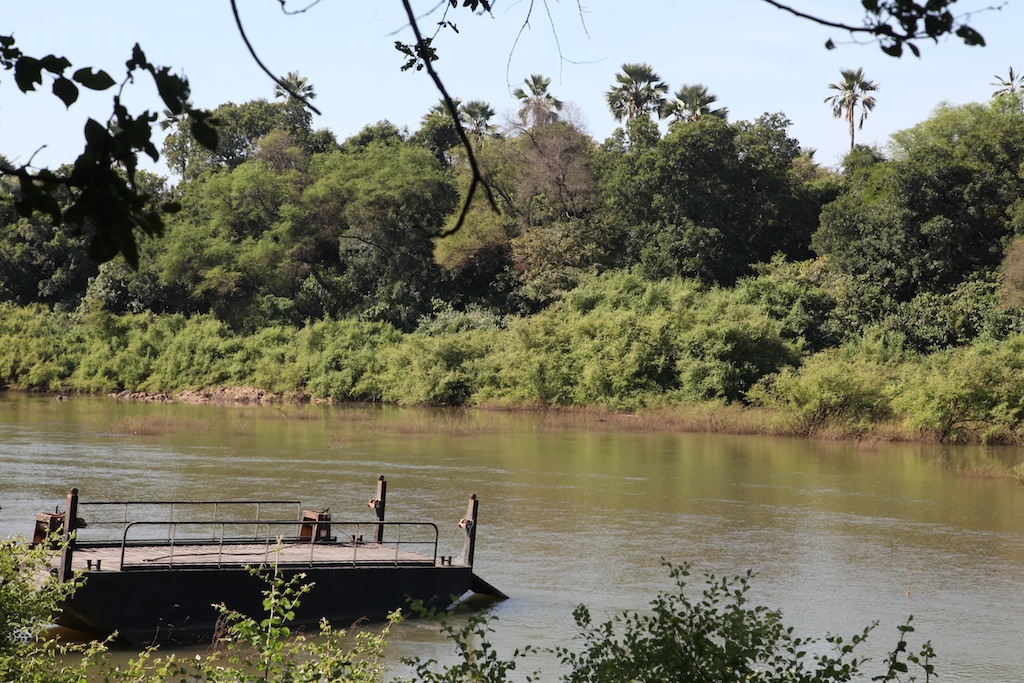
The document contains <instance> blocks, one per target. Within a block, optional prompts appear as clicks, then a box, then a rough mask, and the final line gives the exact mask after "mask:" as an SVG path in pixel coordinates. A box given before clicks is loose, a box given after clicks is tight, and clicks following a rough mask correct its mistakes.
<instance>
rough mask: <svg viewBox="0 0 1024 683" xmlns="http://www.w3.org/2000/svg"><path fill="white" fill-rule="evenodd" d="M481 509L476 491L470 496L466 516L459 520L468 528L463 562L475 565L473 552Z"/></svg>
mask: <svg viewBox="0 0 1024 683" xmlns="http://www.w3.org/2000/svg"><path fill="white" fill-rule="evenodd" d="M479 509H480V501H479V500H477V498H476V494H475V493H474V494H473V495H472V496H470V497H469V506H468V507H467V508H466V516H465V517H463V518H462V519H461V520H460V521H459V526H460V527H462V528H463V529H465V530H466V542H465V544H464V545H463V546H462V564H464V565H466V566H467V567H472V566H473V553H474V552H475V551H476V516H477V512H478V511H479Z"/></svg>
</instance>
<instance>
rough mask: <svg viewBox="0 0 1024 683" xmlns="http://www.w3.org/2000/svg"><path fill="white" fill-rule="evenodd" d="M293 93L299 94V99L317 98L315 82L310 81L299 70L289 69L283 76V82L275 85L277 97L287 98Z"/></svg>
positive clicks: (275, 95)
mask: <svg viewBox="0 0 1024 683" xmlns="http://www.w3.org/2000/svg"><path fill="white" fill-rule="evenodd" d="M282 83H283V84H284V85H285V86H286V87H287V90H286V89H285V88H284V87H282V86H281V84H282ZM293 94H294V95H298V96H299V99H305V100H315V99H316V92H315V91H314V88H313V84H312V83H310V82H309V79H308V78H306V77H305V76H302V75H300V74H299V72H298V71H289V72H288V75H287V76H282V77H281V83H278V84H276V85H275V86H274V97H275V98H278V99H287V98H289V97H291V96H292V95H293Z"/></svg>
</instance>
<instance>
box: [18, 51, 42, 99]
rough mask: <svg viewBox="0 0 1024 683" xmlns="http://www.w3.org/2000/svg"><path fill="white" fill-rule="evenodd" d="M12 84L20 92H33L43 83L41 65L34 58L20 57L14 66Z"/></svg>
mask: <svg viewBox="0 0 1024 683" xmlns="http://www.w3.org/2000/svg"><path fill="white" fill-rule="evenodd" d="M14 82H15V83H17V84H18V89H19V90H21V92H28V91H29V90H35V89H36V85H38V84H41V83H42V82H43V65H42V64H41V63H40V62H39V60H38V59H36V58H35V57H22V58H20V59H19V60H18V61H17V62H16V63H15V64H14Z"/></svg>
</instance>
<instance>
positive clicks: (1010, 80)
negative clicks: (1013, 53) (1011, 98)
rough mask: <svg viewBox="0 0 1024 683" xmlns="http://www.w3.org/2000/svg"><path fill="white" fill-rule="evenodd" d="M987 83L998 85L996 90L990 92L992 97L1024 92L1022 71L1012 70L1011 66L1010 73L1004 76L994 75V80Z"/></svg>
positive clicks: (1023, 74)
mask: <svg viewBox="0 0 1024 683" xmlns="http://www.w3.org/2000/svg"><path fill="white" fill-rule="evenodd" d="M989 85H995V86H998V90H996V91H995V92H994V93H992V96H993V97H999V96H1000V95H1016V94H1017V93H1020V92H1024V73H1020V72H1016V71H1014V70H1013V67H1012V66H1011V67H1010V73H1009V74H1008V75H1007V77H1006V78H1002V77H1000V76H996V80H995V82H994V83H989Z"/></svg>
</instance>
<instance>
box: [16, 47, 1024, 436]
mask: <svg viewBox="0 0 1024 683" xmlns="http://www.w3.org/2000/svg"><path fill="white" fill-rule="evenodd" d="M290 77H291V82H290V83H289V85H290V86H292V87H294V88H295V89H296V90H299V91H302V90H303V89H305V92H306V93H311V92H312V89H311V88H312V86H311V85H310V84H308V83H306V82H305V80H304V79H302V78H301V76H299V75H298V74H291V75H290ZM549 85H550V80H549V79H547V78H544V77H543V76H540V75H534V76H531V77H530V78H528V79H526V81H525V82H524V87H523V88H520V89H519V90H517V91H516V93H515V95H516V97H517V98H518V105H517V108H518V111H517V112H515V113H514V114H513V115H512V116H510V117H509V120H507V121H503V122H500V123H499V122H498V120H497V119H498V117H497V115H496V113H495V110H494V108H493V107H492V106H491V105H490V104H489V103H487V102H482V101H465V102H460V103H459V104H458V106H459V113H460V116H461V120H462V122H463V125H464V126H465V128H466V130H467V131H468V132H469V134H470V136H471V138H472V140H473V142H474V148H475V153H476V161H477V162H478V164H479V167H480V169H481V171H482V174H483V176H484V178H485V180H486V182H487V187H488V188H489V194H488V193H484V192H482V191H478V192H477V193H476V194H475V195H474V198H473V201H472V203H471V204H470V205H469V207H468V208H469V210H468V213H467V215H466V217H465V221H464V222H463V224H462V225H461V226H460V227H459V229H458V230H455V229H454V228H455V227H456V224H457V220H458V216H459V214H460V212H461V208H462V201H463V200H464V198H465V196H466V193H467V189H468V188H469V186H470V178H471V176H470V170H469V164H468V163H467V159H466V153H465V150H464V149H463V147H462V146H461V145H460V143H459V137H458V135H457V131H456V129H455V126H454V125H453V122H452V120H451V118H450V116H449V115H448V113H447V112H446V111H445V109H444V108H443V107H442V106H440V105H439V106H437V107H435V108H434V109H432V110H431V111H428V112H425V113H424V115H423V117H422V120H421V125H420V127H419V128H418V129H417V130H415V131H408V130H403V129H399V128H397V127H396V126H394V125H392V124H391V123H389V122H387V121H380V122H377V123H371V124H369V125H367V126H366V127H365V128H364V129H363V130H362V131H360V132H359V133H358V134H356V135H354V136H352V137H350V138H348V139H345V140H341V141H339V140H338V139H337V138H336V136H335V135H334V134H333V133H332V132H331V131H329V130H322V129H321V130H318V129H314V128H313V126H312V120H311V116H310V114H309V111H308V110H307V109H306V108H304V106H303V105H302V103H301V102H298V101H297V100H295V99H291V98H288V97H286V96H285V95H286V93H285V92H284V91H283V90H279V91H278V92H277V93H276V95H277V97H275V98H273V99H260V100H255V101H251V102H245V103H242V104H235V103H226V104H223V105H221V106H220V107H219V108H217V109H216V110H215V111H214V112H213V113H212V116H213V120H215V121H216V122H217V123H218V126H219V141H218V144H217V147H216V150H214V151H209V150H207V149H206V148H205V147H203V146H202V145H201V144H199V143H198V141H197V140H196V139H195V138H194V137H193V135H192V132H191V131H192V127H191V126H190V125H189V121H188V117H187V116H186V115H182V116H179V117H172V118H171V119H170V120H169V121H168V126H169V135H168V136H167V138H166V141H165V144H164V149H163V156H164V158H165V159H166V161H167V164H168V167H169V168H170V169H171V171H172V174H173V177H172V178H169V179H168V178H162V177H158V176H155V175H146V176H144V177H142V176H143V173H142V172H141V171H140V172H139V173H138V177H137V179H139V180H141V181H143V182H145V183H146V184H147V186H148V187H149V188H150V189H151V190H152V193H153V195H154V197H156V198H157V199H158V200H159V201H174V202H178V203H180V205H181V210H180V211H179V212H178V213H176V214H173V215H170V216H168V217H167V218H166V227H165V231H164V235H163V236H162V237H159V238H149V239H144V240H142V241H141V243H140V245H139V248H140V259H139V267H138V269H136V270H133V269H131V268H130V267H129V266H128V265H126V263H125V262H124V261H123V260H121V259H117V260H114V261H109V262H107V263H104V264H102V265H97V264H96V263H95V262H94V261H92V260H90V259H89V258H88V254H87V246H88V243H89V240H90V237H91V233H90V229H86V230H85V231H80V232H79V233H75V232H74V231H73V230H72V228H70V227H67V226H63V225H62V226H57V227H54V225H53V224H52V222H51V221H50V219H49V218H48V217H47V216H46V215H44V214H33V215H32V216H29V217H24V216H20V215H19V214H18V212H17V211H16V208H15V205H14V201H13V200H14V199H16V198H17V193H18V191H19V190H18V188H17V185H16V184H15V183H14V182H13V181H8V180H6V179H0V197H2V198H0V225H2V226H3V227H2V229H0V387H6V388H9V389H24V390H40V391H55V392H69V391H71V392H120V391H142V392H148V393H168V394H173V393H175V392H177V391H180V390H183V389H196V388H203V387H212V386H219V385H250V386H256V387H259V388H261V389H265V390H267V391H270V392H274V393H275V394H280V395H284V396H289V397H294V398H302V399H307V398H312V399H324V400H332V401H386V402H398V403H405V404H426V405H502V406H531V407H534V406H601V407H611V408H617V409H627V410H633V409H639V408H652V407H670V406H682V405H707V404H712V405H725V404H736V405H740V406H749V407H753V408H760V409H764V410H763V412H762V413H759V414H762V415H763V416H764V417H763V420H764V421H765V425H766V426H765V429H770V430H772V431H777V432H783V433H800V434H813V433H821V432H823V431H824V432H829V431H831V432H832V433H841V434H845V435H850V434H853V435H863V434H867V433H869V432H872V433H879V430H880V429H881V430H882V431H883V432H884V433H887V434H890V435H894V436H898V437H899V438H926V439H939V440H983V441H989V442H999V441H1001V442H1019V441H1022V440H1024V309H1022V308H1021V306H1022V302H1024V241H1021V240H1019V239H1017V237H1018V235H1019V234H1020V233H1021V232H1022V231H1024V165H1022V164H1024V110H1022V100H1021V98H1020V95H1019V92H1017V91H1016V90H1015V89H1010V90H1011V92H1003V93H999V94H997V95H995V96H994V97H993V99H992V100H991V101H990V102H985V103H974V104H966V105H961V106H952V105H939V106H938V107H937V108H936V109H935V111H934V113H933V114H932V116H931V117H930V118H929V119H927V120H926V121H923V122H921V123H919V124H918V125H916V126H914V127H913V128H910V129H907V130H903V131H900V132H898V133H897V134H895V135H894V136H892V139H891V141H890V144H889V145H888V146H887V147H886V148H885V149H877V148H868V147H864V146H854V147H853V148H852V149H851V151H850V153H849V155H848V156H847V157H846V159H845V160H844V162H843V164H842V166H841V168H840V169H837V170H833V169H829V168H825V167H822V166H821V165H819V164H818V163H816V161H815V159H814V153H813V151H812V150H807V149H804V148H802V147H801V145H800V142H799V141H798V140H796V139H794V138H793V137H792V136H791V135H790V133H789V130H788V128H789V125H790V124H789V121H788V120H787V118H786V116H785V114H784V113H781V112H777V113H766V114H765V115H763V116H761V117H759V118H758V119H757V120H755V121H730V120H729V118H728V111H727V110H726V109H725V108H718V107H717V104H718V103H717V102H716V101H715V97H714V95H713V94H712V93H710V92H709V90H708V88H707V87H705V86H702V85H699V84H691V85H683V86H682V87H681V88H680V89H679V90H677V91H676V92H675V93H671V92H670V91H669V88H668V86H667V85H666V84H664V83H662V82H661V81H660V78H658V76H657V74H655V73H654V72H653V71H652V70H651V69H650V67H648V66H647V65H643V64H627V65H624V66H623V71H622V73H620V74H619V76H618V77H617V80H616V83H615V84H614V85H613V87H612V89H611V90H610V91H609V93H608V103H609V107H610V109H611V111H612V113H613V115H614V116H615V117H616V119H617V120H619V121H620V122H621V123H622V126H621V128H619V129H617V130H616V131H615V133H614V134H613V135H612V136H611V137H609V138H608V139H607V140H604V141H597V140H594V139H593V138H592V137H591V136H590V135H589V134H588V133H587V132H586V130H585V129H584V128H583V126H581V125H580V124H579V122H578V120H577V119H578V116H577V115H575V114H574V113H573V110H572V107H571V106H570V105H566V104H564V103H562V102H561V101H559V100H558V99H557V97H556V96H555V94H554V93H551V92H550V91H549ZM822 113H823V115H825V116H827V115H828V111H827V109H826V108H825V107H824V106H823V112H822ZM850 120H851V137H852V115H851V119H850ZM883 427H884V429H883Z"/></svg>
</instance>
